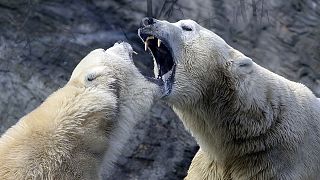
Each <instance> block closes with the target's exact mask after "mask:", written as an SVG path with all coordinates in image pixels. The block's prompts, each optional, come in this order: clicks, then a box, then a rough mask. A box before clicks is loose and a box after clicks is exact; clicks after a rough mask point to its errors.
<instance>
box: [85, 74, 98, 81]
mask: <svg viewBox="0 0 320 180" xmlns="http://www.w3.org/2000/svg"><path fill="white" fill-rule="evenodd" d="M96 77H97V76H96V75H95V74H89V75H88V76H87V81H93V80H94V79H95V78H96Z"/></svg>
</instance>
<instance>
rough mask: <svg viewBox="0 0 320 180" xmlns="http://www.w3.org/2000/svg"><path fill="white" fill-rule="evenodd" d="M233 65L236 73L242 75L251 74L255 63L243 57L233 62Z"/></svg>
mask: <svg viewBox="0 0 320 180" xmlns="http://www.w3.org/2000/svg"><path fill="white" fill-rule="evenodd" d="M232 64H233V67H234V68H235V69H236V71H237V72H239V73H242V74H249V73H251V72H252V70H253V68H252V66H253V61H252V59H251V58H248V57H246V56H241V57H238V58H237V59H234V60H232Z"/></svg>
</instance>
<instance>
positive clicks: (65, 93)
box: [0, 43, 157, 180]
mask: <svg viewBox="0 0 320 180" xmlns="http://www.w3.org/2000/svg"><path fill="white" fill-rule="evenodd" d="M131 55H132V49H131V46H130V45H129V44H127V43H116V44H115V45H114V46H113V47H111V48H109V49H107V50H103V49H97V50H94V51H92V52H91V53H89V54H88V55H87V56H86V57H85V58H84V59H83V60H82V61H81V62H80V63H79V64H78V66H77V67H76V68H75V70H74V71H73V73H72V76H71V78H70V80H69V82H68V83H67V84H66V85H65V86H64V87H63V88H61V89H59V90H58V91H56V92H55V93H53V94H52V95H51V96H49V97H48V98H47V99H46V100H45V101H44V102H43V103H42V104H41V105H40V106H39V107H38V108H36V109H35V110H34V111H32V112H31V113H29V114H27V115H26V116H24V117H23V118H21V119H20V120H19V122H18V123H17V124H16V125H14V126H13V127H11V128H10V129H9V130H8V131H7V132H6V133H4V134H3V135H2V137H1V139H0V179H3V180H9V179H87V180H92V179H100V175H99V172H100V167H101V164H102V161H103V158H104V156H105V160H106V163H107V164H108V166H107V167H105V168H107V169H104V171H107V172H108V171H109V170H110V169H109V168H110V167H111V165H112V162H113V161H114V160H115V157H116V156H117V155H118V153H119V152H120V150H121V148H122V146H123V144H124V142H125V141H126V140H127V138H128V136H129V133H130V131H131V130H132V128H133V126H134V125H135V124H136V123H137V122H138V120H140V119H143V116H144V115H145V114H146V113H147V112H148V110H149V108H150V107H151V105H152V103H153V99H154V97H155V96H156V92H157V90H156V89H157V88H156V86H155V85H153V84H152V83H150V82H148V81H146V80H145V78H144V77H143V76H142V75H141V74H140V73H139V71H138V70H137V68H136V67H135V66H134V65H133V63H132V61H131V60H132V59H131V57H130V56H131ZM88 78H89V80H88Z"/></svg>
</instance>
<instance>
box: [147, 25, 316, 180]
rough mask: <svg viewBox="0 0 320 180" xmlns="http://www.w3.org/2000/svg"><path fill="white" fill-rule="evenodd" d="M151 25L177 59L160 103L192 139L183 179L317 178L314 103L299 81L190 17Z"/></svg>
mask: <svg viewBox="0 0 320 180" xmlns="http://www.w3.org/2000/svg"><path fill="white" fill-rule="evenodd" d="M184 25H186V26H188V27H190V28H192V31H184V30H183V29H182V26H184ZM152 28H153V29H155V30H154V31H153V32H154V33H155V35H156V36H157V37H163V38H164V39H166V41H167V43H168V44H169V45H170V47H171V48H172V50H173V56H174V59H175V61H176V63H177V69H176V75H175V83H174V85H173V89H172V93H171V94H170V95H169V96H168V97H166V101H167V102H168V103H169V104H171V105H173V108H174V111H175V112H176V113H177V114H178V115H179V117H180V118H181V120H182V121H183V123H184V125H185V127H186V128H187V129H189V130H190V131H191V133H192V135H193V136H194V137H195V139H196V140H197V142H198V143H199V145H200V150H199V152H198V153H197V155H196V156H195V157H194V159H193V161H192V164H191V166H190V169H189V172H188V176H187V177H186V179H193V180H198V179H210V180H211V179H243V180H246V179H288V180H289V179H290V180H291V179H305V180H311V179H313V180H316V179H320V174H319V172H320V156H319V153H320V103H319V101H318V99H317V98H316V97H315V96H314V94H313V93H312V92H311V91H310V90H309V89H308V88H307V87H305V86H304V85H302V84H299V83H295V82H292V81H289V80H287V79H285V78H283V77H281V76H279V75H276V74H274V73H272V72H271V71H269V70H267V69H264V68H262V67H261V66H259V65H257V64H255V63H254V62H253V61H252V60H251V59H250V58H248V57H246V56H245V55H243V54H242V53H241V52H239V51H237V50H235V49H234V48H232V47H230V46H229V45H228V44H227V43H226V42H225V41H224V40H223V39H221V38H220V37H219V36H217V35H216V34H214V33H213V32H211V31H209V30H207V29H205V28H203V27H201V26H200V25H198V24H197V23H196V22H194V21H192V20H182V21H179V22H176V23H168V22H166V21H158V20H156V21H155V24H153V25H152V27H151V29H152Z"/></svg>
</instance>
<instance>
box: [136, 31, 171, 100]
mask: <svg viewBox="0 0 320 180" xmlns="http://www.w3.org/2000/svg"><path fill="white" fill-rule="evenodd" d="M139 36H140V38H141V39H142V41H143V42H144V46H145V51H147V49H149V50H150V52H151V54H152V56H153V59H154V61H155V63H154V65H155V66H156V67H154V68H157V72H158V74H156V76H157V77H156V78H157V79H158V80H161V82H162V84H163V85H164V91H165V92H164V93H165V95H168V94H169V93H170V92H171V90H172V85H173V82H174V75H175V67H176V64H175V62H174V59H173V55H172V50H171V48H170V46H169V45H168V43H167V42H166V41H165V40H164V39H160V38H158V37H156V36H155V35H152V34H144V33H139Z"/></svg>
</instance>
